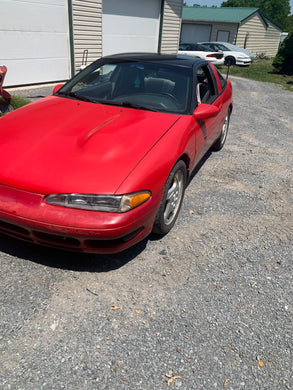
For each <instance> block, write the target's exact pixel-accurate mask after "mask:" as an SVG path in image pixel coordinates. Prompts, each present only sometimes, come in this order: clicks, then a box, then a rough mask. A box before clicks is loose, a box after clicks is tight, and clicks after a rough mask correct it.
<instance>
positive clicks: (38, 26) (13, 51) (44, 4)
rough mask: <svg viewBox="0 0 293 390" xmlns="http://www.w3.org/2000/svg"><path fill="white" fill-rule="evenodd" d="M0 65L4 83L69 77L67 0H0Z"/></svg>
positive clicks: (55, 79) (17, 83)
mask: <svg viewBox="0 0 293 390" xmlns="http://www.w3.org/2000/svg"><path fill="white" fill-rule="evenodd" d="M0 65H6V66H7V68H8V71H7V75H6V78H5V81H4V86H9V85H10V86H11V85H23V84H33V83H43V82H49V81H57V80H64V79H68V78H69V77H70V51H69V27H68V8H67V0H1V1H0Z"/></svg>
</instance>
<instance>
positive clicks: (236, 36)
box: [233, 23, 240, 45]
mask: <svg viewBox="0 0 293 390" xmlns="http://www.w3.org/2000/svg"><path fill="white" fill-rule="evenodd" d="M239 27H240V23H238V25H237V31H236V35H235V42H234V43H233V45H236V43H237V38H238V31H239Z"/></svg>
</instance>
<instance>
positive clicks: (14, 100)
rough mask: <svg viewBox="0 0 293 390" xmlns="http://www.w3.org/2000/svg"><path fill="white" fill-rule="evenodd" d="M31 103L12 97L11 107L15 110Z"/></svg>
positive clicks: (18, 97) (21, 98)
mask: <svg viewBox="0 0 293 390" xmlns="http://www.w3.org/2000/svg"><path fill="white" fill-rule="evenodd" d="M29 103H31V101H30V100H28V99H25V98H23V97H21V96H13V97H12V100H11V105H12V107H13V108H14V109H15V110H16V109H17V108H19V107H22V106H25V105H26V104H29Z"/></svg>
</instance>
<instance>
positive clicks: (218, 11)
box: [182, 7, 259, 23]
mask: <svg viewBox="0 0 293 390" xmlns="http://www.w3.org/2000/svg"><path fill="white" fill-rule="evenodd" d="M257 11H259V8H241V7H222V8H218V7H183V11H182V20H196V21H205V22H206V21H208V22H228V23H241V22H242V21H243V20H245V19H247V18H248V17H249V16H251V15H253V14H254V13H255V12H257Z"/></svg>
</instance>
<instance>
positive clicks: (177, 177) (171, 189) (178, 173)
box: [153, 160, 187, 235]
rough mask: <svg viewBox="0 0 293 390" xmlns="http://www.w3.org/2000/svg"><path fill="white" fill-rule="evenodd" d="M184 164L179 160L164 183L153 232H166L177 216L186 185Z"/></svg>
mask: <svg viewBox="0 0 293 390" xmlns="http://www.w3.org/2000/svg"><path fill="white" fill-rule="evenodd" d="M186 178H187V172H186V165H185V163H184V162H183V161H181V160H179V161H178V162H177V163H176V164H175V165H174V167H173V168H172V170H171V172H170V174H169V176H168V179H167V181H166V184H165V188H164V194H163V198H162V201H161V205H160V208H159V211H158V214H157V216H156V220H155V223H154V227H153V232H154V233H157V234H160V235H162V234H166V233H168V232H169V231H170V230H171V229H172V227H173V226H174V224H175V222H176V219H177V217H178V214H179V211H180V208H181V204H182V200H183V196H184V191H185V185H186Z"/></svg>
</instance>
